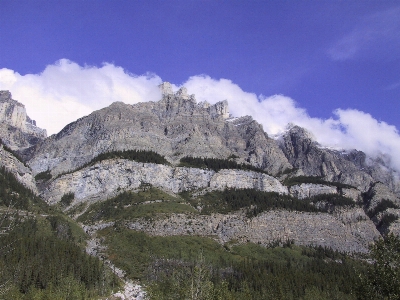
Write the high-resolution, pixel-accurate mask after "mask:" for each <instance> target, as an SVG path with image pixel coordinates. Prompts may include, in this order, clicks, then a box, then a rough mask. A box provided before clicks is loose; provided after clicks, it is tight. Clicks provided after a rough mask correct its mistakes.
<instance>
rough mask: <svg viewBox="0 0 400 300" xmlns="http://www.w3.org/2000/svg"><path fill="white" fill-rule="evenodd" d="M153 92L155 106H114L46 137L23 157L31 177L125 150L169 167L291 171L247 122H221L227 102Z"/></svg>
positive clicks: (254, 124) (226, 113) (182, 91)
mask: <svg viewBox="0 0 400 300" xmlns="http://www.w3.org/2000/svg"><path fill="white" fill-rule="evenodd" d="M159 87H160V89H161V91H162V98H161V99H160V100H159V101H157V102H143V103H136V104H133V105H130V104H125V103H122V102H116V103H113V104H111V105H110V106H108V107H105V108H103V109H101V110H98V111H95V112H93V113H92V114H90V115H89V116H86V117H83V118H81V119H79V120H77V121H76V122H73V123H71V124H69V125H67V126H66V127H65V128H64V129H63V130H62V131H61V132H59V133H58V134H57V135H54V136H51V137H49V138H48V139H47V140H46V141H44V142H43V143H41V144H40V145H38V146H37V147H36V148H35V149H32V151H31V152H30V153H29V158H30V162H29V164H30V165H31V167H32V168H33V171H34V173H39V172H43V171H46V170H48V169H49V170H51V171H52V173H54V174H59V173H62V172H65V171H68V170H71V169H74V168H76V167H78V166H80V165H82V164H84V163H86V162H88V161H90V160H91V159H92V158H93V157H95V156H97V155H98V154H100V153H103V152H108V151H113V150H129V149H136V150H152V151H155V152H157V153H159V154H161V155H163V156H165V157H166V158H167V159H168V160H169V161H170V162H171V163H172V164H175V163H177V162H179V159H180V158H181V157H183V156H193V157H214V158H228V157H230V156H234V157H238V158H237V160H238V162H243V163H250V164H252V165H254V166H257V167H260V168H263V169H265V170H266V171H268V172H270V173H272V174H275V173H278V172H280V171H282V170H284V169H287V168H290V167H291V166H290V164H289V163H288V162H287V160H286V158H285V157H284V155H283V153H282V151H281V150H280V149H279V147H278V146H277V145H276V144H275V143H274V141H273V140H272V139H270V138H269V137H268V135H267V134H266V133H265V132H264V131H263V129H262V126H261V125H260V124H259V123H257V122H256V121H255V120H253V119H252V118H251V117H247V119H246V122H242V123H240V122H239V123H238V122H227V119H228V118H229V106H228V101H226V100H224V101H220V102H218V103H216V104H213V105H212V104H209V103H208V102H200V103H197V101H196V99H195V96H194V95H188V94H187V90H186V88H184V87H182V88H181V89H179V90H178V91H177V92H176V93H173V91H172V87H171V85H170V84H169V83H167V82H165V83H163V84H161V85H160V86H159ZM265 151H267V152H265ZM267 153H268V154H267Z"/></svg>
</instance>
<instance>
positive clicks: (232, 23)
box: [0, 0, 400, 151]
mask: <svg viewBox="0 0 400 300" xmlns="http://www.w3.org/2000/svg"><path fill="white" fill-rule="evenodd" d="M0 3H1V18H0V69H2V70H3V71H4V72H5V71H9V72H8V73H7V74H8V75H4V74H6V73H4V72H3V75H1V74H0V76H3V80H0V88H10V90H11V92H12V93H13V95H18V96H19V99H17V97H14V98H16V99H17V100H20V101H21V102H23V103H24V101H25V102H26V103H24V104H26V105H27V108H28V114H29V113H30V111H29V108H30V107H29V105H28V103H29V101H32V98H33V97H34V96H35V97H37V98H40V99H34V100H35V101H37V103H38V102H39V101H42V103H45V102H46V100H45V98H46V97H50V96H49V95H48V93H49V92H48V91H49V90H53V91H54V90H57V89H58V90H57V95H58V96H59V94H60V93H62V91H63V90H64V91H65V89H67V88H66V87H67V86H68V89H73V88H72V87H71V84H69V85H63V84H64V83H63V80H65V78H64V77H62V76H61V77H57V76H56V75H55V73H51V70H53V71H54V72H56V71H55V68H57V67H58V68H60V69H63V68H64V70H66V68H70V69H71V70H72V69H74V68H75V70H77V69H80V70H81V71H82V70H83V69H85V68H86V69H91V70H92V71H93V73H96V72H100V71H99V70H102V72H100V73H102V75H101V76H100V75H99V76H98V75H93V78H94V79H93V80H94V81H95V80H97V79H98V80H100V81H99V82H101V80H102V79H99V78H103V79H104V77H107V76H108V75H104V74H105V73H104V72H106V71H107V70H109V72H114V71H115V72H116V73H115V74H117V73H118V72H119V71H121V69H122V72H123V73H125V74H129V76H131V77H132V76H133V74H136V75H138V76H140V75H143V74H147V78H149V77H151V76H150V75H149V74H153V77H155V79H154V78H153V79H154V80H153V81H151V82H152V84H156V83H158V82H159V81H160V80H163V81H169V82H171V83H174V84H175V85H177V86H180V85H182V84H183V83H185V84H186V83H188V84H190V83H192V89H191V90H192V91H196V95H197V94H198V93H200V94H201V93H202V91H203V90H204V86H203V90H201V89H200V91H199V87H198V86H195V85H194V84H193V80H192V81H191V80H190V78H191V77H192V76H196V75H203V77H204V78H208V79H210V80H209V81H207V80H203V81H202V80H200V79H199V80H200V81H201V82H202V84H203V85H204V84H206V82H208V83H210V84H213V83H214V84H216V83H218V84H217V85H218V86H219V87H220V88H221V86H225V87H226V86H227V85H226V84H225V85H224V84H223V82H221V80H222V79H227V80H228V81H229V82H228V83H230V84H231V85H230V87H233V88H232V90H230V91H233V90H234V89H235V88H236V86H238V87H240V92H239V94H240V93H241V92H244V93H245V94H246V93H253V94H255V95H256V96H257V99H258V101H259V102H262V101H263V99H265V97H268V96H272V95H276V94H277V95H284V96H286V97H290V99H291V100H288V101H289V102H290V101H292V102H291V104H290V105H289V106H290V107H289V109H288V110H290V109H295V110H296V112H295V115H296V116H298V115H299V114H300V115H303V116H305V117H306V118H317V119H321V120H323V121H322V122H325V121H326V120H332V119H333V120H338V119H340V120H341V118H344V117H343V116H344V115H343V114H342V115H340V112H342V111H344V112H347V111H348V109H350V111H353V112H360V113H361V114H363V115H364V116H367V117H368V116H369V117H372V119H373V120H374V122H375V123H376V124H377V126H378V127H377V128H382V126H383V127H385V126H386V125H388V126H389V125H393V126H395V127H396V128H400V118H399V117H400V50H399V49H400V2H399V1H368V0H362V1H361V0H360V1H317V0H314V1H294V0H292V1H283V0H282V1H278V0H277V1H235V0H230V1H190V0H185V1H178V0H164V1H152V0H147V1H120V0H113V1H106V0H104V1H100V0H99V1H91V0H86V1H54V0H53V1H50V0H48V1H38V0H35V1H30V0H29V1H24V0H18V1H11V0H1V1H0ZM60 59H67V60H69V61H68V62H66V61H64V63H60ZM104 63H108V64H107V66H108V69H107V68H106V69H104V66H105V65H104ZM50 69H51V70H50ZM10 72H12V73H13V76H14V77H15V76H16V75H18V76H17V77H18V80H22V79H21V78H24V79H26V80H27V78H28V77H29V78H31V81H29V84H28V85H29V86H30V87H31V88H32V86H33V85H34V84H38V82H39V81H40V80H42V79H43V78H44V77H45V75H44V74H47V77H46V78H47V79H46V80H47V81H46V82H47V83H46V84H45V85H44V86H45V87H46V89H47V90H46V91H47V94H43V93H41V92H38V91H39V90H40V91H42V92H43V90H44V89H45V88H44V87H43V86H41V88H40V89H36V91H37V92H35V93H32V92H30V93H31V94H30V98H31V99H25V98H29V97H28V96H26V95H28V94H29V93H28V92H27V91H25V93H23V92H21V91H19V90H18V88H21V85H22V83H20V81H18V82H17V79H15V78H14V77H13V78H14V79H13V81H12V82H13V84H9V82H8V83H7V80H8V81H9V79H7V80H6V79H4V78H6V77H7V76H11V75H10V74H11V73H10ZM71 72H72V73H71V74H72V75H71V76H75V77H73V78H75V79H74V80H75V81H74V82H77V81H78V80H79V81H80V83H79V84H77V85H79V86H81V87H80V88H79V89H77V90H76V93H78V92H79V91H83V90H84V89H85V87H84V86H82V82H83V83H85V80H88V79H87V78H88V77H86V75H82V76H83V77H79V76H78V75H76V74H77V73H73V72H74V71H71ZM57 74H58V73H57ZM74 74H75V75H74ZM116 76H117V75H116ZM121 76H122V75H121ZM121 76H120V77H118V76H117V77H113V78H114V79H113V80H118V79H115V78H122V77H121ZM133 77H134V76H133ZM7 78H8V77H7ZM32 78H35V79H34V80H33V79H32ZM51 78H53V79H51ZM68 78H69V79H68V80H69V81H70V83H71V80H72V79H71V77H68ZM96 78H97V79H96ZM204 78H203V79H204ZM0 79H1V77H0ZM39 79H40V80H39ZM26 80H25V81H24V82H25V84H27V83H26ZM43 80H44V79H43ZM121 80H122V81H123V80H125V79H121ZM143 80H144V79H143ZM50 81H51V84H50V83H49V82H50ZM128 81H129V80H128V79H126V82H128ZM15 82H17V83H18V84H17V83H15ZM225 83H226V82H225ZM91 84H94V85H95V83H93V82H92V83H89V82H88V86H90V85H91ZM57 85H58V86H57ZM217 85H216V86H217ZM60 86H64V88H60ZM128 89H129V88H128ZM92 90H93V89H92ZM189 90H190V89H189ZM211 90H212V91H214V90H213V89H211ZM89 93H90V90H89V91H84V92H83V94H85V95H86V97H87V98H90V96H89ZM215 93H216V94H218V93H219V92H218V91H217V92H215ZM206 94H207V93H206ZM222 94H223V95H228V96H229V95H231V94H230V92H227V93H225V92H224V93H222ZM222 94H221V95H222ZM245 94H244V95H245ZM143 95H144V94H143ZM143 95H142V96H143ZM208 95H210V94H208ZM232 95H233V94H232ZM246 95H247V94H246ZM260 95H263V96H261V97H260ZM203 96H204V95H203ZM41 97H42V98H41ZM59 97H61V96H59ZM68 97H69V98H68V99H69V100H68V101H69V102H68V101H66V102H63V103H62V105H64V106H62V105H61V107H63V108H64V109H65V111H68V110H71V108H70V107H75V106H74V105H76V107H78V106H79V105H78V104H79V103H78V102H79V101H81V102H85V101H86V100H80V99H78V98H79V97H78V96H77V98H76V99H75V98H73V96H71V95H69V96H68ZM143 97H145V96H143ZM143 97H142V98H143ZM201 97H202V96H201V95H200V98H201ZM221 97H222V96H221ZM232 97H233V96H232ZM150 98H151V97H150ZM217 98H218V97H217ZM245 98H246V97H244V98H243V99H245ZM42 99H44V100H42ZM71 99H72V100H71ZM110 99H112V100H118V97H114V96H110ZM243 99H242V100H243ZM246 99H247V98H246ZM122 100H124V99H122ZM145 100H146V99H145ZM230 100H231V99H228V101H230ZM275 100H276V99H275ZM48 101H50V100H48ZM88 101H89V100H88ZM90 101H92V102H95V101H96V100H90ZM232 101H234V100H232ZM243 101H244V100H243ZM243 101H242V102H241V105H243V106H245V105H251V100H249V101H248V103H245V102H243ZM282 101H283V100H282ZM285 101H286V100H285ZM211 102H212V100H211ZM271 103H272V102H271ZM68 104H70V105H69V106H70V107H67V106H68ZM100 104H101V105H106V104H107V101H99V104H98V105H100ZM85 105H86V108H87V109H86V110H85V109H79V108H76V109H75V110H71V111H70V114H72V113H74V115H73V117H74V119H76V117H80V114H83V113H87V112H89V110H90V109H91V108H98V107H97V106H96V105H92V106H90V105H87V103H85ZM265 106H266V107H270V106H269V105H267V104H266V105H265ZM38 107H41V106H40V105H39V106H38ZM254 107H255V106H254V105H253V108H254ZM265 109H266V108H265ZM338 109H339V111H338ZM31 110H33V109H31ZM42 110H43V108H42ZM253 110H254V111H255V113H257V109H253ZM244 111H246V110H244ZM247 111H249V112H251V111H252V110H251V108H249V109H248V110H247ZM282 111H283V112H284V111H285V107H284V106H283V108H282ZM236 112H238V113H240V110H239V109H236ZM38 115H39V114H38ZM289 116H290V115H289ZM71 118H72V117H71ZM59 119H60V120H61V119H62V118H61V117H60V118H59ZM67 119H68V118H66V119H65V120H67ZM284 119H285V118H284ZM286 119H288V118H286ZM286 119H285V121H286ZM63 120H64V119H63ZM295 120H297V119H296V117H294V121H295ZM357 120H360V122H362V121H365V120H364V119H362V118H360V119H357ZM69 121H71V120H69ZM289 121H290V117H289ZM43 122H44V121H43ZM265 122H267V121H265ZM341 122H342V121H341ZM382 122H383V123H382ZM38 123H39V125H40V120H38ZM44 123H45V122H44ZM300 123H301V122H300ZM342 123H343V122H342ZM342 123H341V124H339V125H338V124H333V125H332V124H331V123H330V125H329V126H331V127H332V126H336V127H340V126H341V125H343V124H342ZM367 123H368V122H366V124H367ZM64 125H66V124H64ZM60 126H61V125H60ZM310 126H311V125H310ZM379 126H380V127H379ZM264 127H267V128H266V129H268V128H269V127H268V124H267V123H265V124H264ZM345 127H346V126H345ZM385 128H389V131H391V134H394V136H395V137H396V138H397V137H398V133H397V129H396V128H393V127H390V126H389V127H387V126H386V127H385ZM350 129H351V128H350ZM350 129H349V131H351V130H350ZM48 130H49V131H50V133H54V132H52V130H51V129H49V128H48ZM54 130H55V129H54ZM57 130H59V128H57ZM272 131H273V130H272ZM357 132H358V131H357ZM272 133H275V132H272ZM316 135H317V136H318V134H316ZM378 135H379V133H378ZM353 138H354V137H353ZM374 143H377V144H376V145H378V146H376V147H380V146H379V145H381V144H382V141H378V142H377V141H374ZM351 145H352V146H353V145H356V143H355V142H353V144H351ZM366 147H367V146H366ZM385 147H388V148H390V149H391V150H390V151H392V149H393V147H394V146H390V145H389V146H385ZM396 149H397V148H396ZM388 151H389V150H388Z"/></svg>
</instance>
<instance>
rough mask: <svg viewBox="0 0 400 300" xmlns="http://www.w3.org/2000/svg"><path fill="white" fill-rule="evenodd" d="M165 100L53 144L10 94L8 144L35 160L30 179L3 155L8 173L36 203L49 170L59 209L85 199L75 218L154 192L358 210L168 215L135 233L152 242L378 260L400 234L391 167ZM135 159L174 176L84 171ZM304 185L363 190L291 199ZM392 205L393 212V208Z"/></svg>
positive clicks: (178, 97)
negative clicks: (229, 193) (223, 163)
mask: <svg viewBox="0 0 400 300" xmlns="http://www.w3.org/2000/svg"><path fill="white" fill-rule="evenodd" d="M160 90H161V94H162V98H161V99H160V101H158V102H145V103H137V104H134V105H128V104H124V103H122V102H115V103H113V104H111V105H110V106H109V107H106V108H103V109H101V110H98V111H95V112H93V113H92V114H90V115H89V116H86V117H83V118H81V119H78V120H77V121H75V122H73V123H71V124H68V125H67V126H66V127H65V128H64V129H63V130H62V131H60V132H59V133H58V134H56V135H52V136H50V137H48V138H45V137H46V132H45V131H44V130H42V129H40V128H38V127H36V124H35V122H34V121H33V120H31V119H30V118H29V117H28V116H27V114H26V110H25V107H24V106H23V105H22V104H20V103H19V102H17V101H15V100H12V99H11V94H10V93H9V92H8V91H2V92H0V137H1V139H2V142H3V144H5V145H6V146H8V147H10V148H12V150H17V151H18V153H19V154H22V155H23V158H25V159H26V162H27V165H28V166H29V167H26V166H25V165H24V164H23V163H22V162H20V161H19V160H18V159H17V158H16V157H15V156H14V155H13V154H12V153H11V152H13V151H9V149H8V150H7V149H6V148H4V147H3V146H1V145H0V159H1V160H0V165H1V166H5V167H6V168H7V169H9V170H10V171H11V172H13V174H14V175H15V176H16V177H17V178H18V179H19V180H20V181H21V182H22V183H23V184H24V185H25V186H27V187H29V188H30V189H32V190H33V191H35V192H37V188H36V184H35V181H34V179H33V175H35V174H38V173H40V172H44V171H47V170H49V171H50V172H51V173H52V175H53V179H52V180H50V181H48V182H42V184H41V185H40V191H39V192H40V195H41V196H42V198H43V199H45V200H46V201H47V202H48V203H50V204H57V203H59V201H60V199H61V197H62V196H63V195H64V194H66V193H70V192H72V193H74V196H75V198H74V200H73V203H72V206H74V205H78V204H80V203H84V202H85V203H86V202H94V201H101V200H105V199H107V198H109V197H113V196H116V195H117V194H118V193H121V192H123V191H127V190H129V191H135V190H136V189H138V188H140V187H141V186H142V185H143V184H151V185H152V186H154V187H158V188H160V189H162V190H164V191H167V192H169V193H174V194H176V193H179V192H182V191H193V192H195V193H194V194H196V193H197V194H201V193H204V192H207V191H212V190H224V189H227V188H237V189H256V190H259V191H267V192H277V193H280V194H289V195H292V196H293V197H296V198H298V199H304V198H308V197H312V196H315V195H321V194H341V195H343V196H346V197H349V198H351V199H353V200H354V202H355V203H354V205H355V208H346V209H345V208H341V209H339V208H338V207H333V206H332V209H330V210H329V212H330V213H322V212H321V213H305V212H296V211H285V210H271V211H266V212H263V213H261V214H259V215H257V216H256V217H254V218H251V219H249V218H248V217H247V216H246V215H245V214H244V213H243V212H241V211H238V212H235V213H230V214H227V215H221V214H214V215H211V216H208V215H194V214H193V215H191V214H185V215H183V214H170V215H163V216H161V215H158V216H157V218H155V219H154V222H153V223H149V222H150V221H149V220H145V219H137V220H136V221H132V222H130V224H129V226H130V227H131V228H132V229H135V230H143V231H146V232H148V233H150V234H156V235H177V234H182V235H184V234H196V235H203V236H210V235H212V236H215V237H216V238H217V239H218V240H219V241H220V242H221V243H225V242H227V241H229V240H232V239H236V240H238V241H240V242H246V241H251V242H255V243H260V244H263V245H267V244H269V243H271V242H275V241H277V240H281V241H283V242H284V241H286V240H294V241H295V243H297V244H302V245H310V244H312V245H321V246H327V247H331V248H333V249H337V250H340V251H345V252H352V251H356V252H366V251H367V248H368V244H369V243H371V242H372V241H373V240H374V239H376V238H377V237H378V236H379V235H380V234H385V233H387V232H389V231H392V232H395V233H397V234H400V222H399V221H398V218H399V217H400V198H399V197H400V179H399V178H400V176H399V175H398V174H397V173H396V172H395V171H394V170H393V169H391V168H390V167H389V163H388V159H387V158H385V157H384V156H382V157H378V158H375V159H371V158H369V157H367V156H366V155H365V154H364V153H363V152H360V151H357V150H352V151H337V150H332V149H327V148H323V147H321V146H320V145H319V144H318V143H316V142H315V141H314V140H313V138H312V136H311V135H310V134H309V133H308V132H307V131H306V130H304V129H302V128H300V127H298V126H293V127H291V128H290V129H289V130H288V131H287V132H286V133H285V134H284V135H283V136H281V137H280V138H277V139H272V138H270V137H269V136H268V135H267V133H265V132H264V130H263V128H262V125H260V124H259V123H257V122H256V121H255V120H253V118H252V117H250V116H243V117H240V118H232V117H231V116H230V114H229V107H228V102H227V101H226V100H225V101H221V102H218V103H216V104H214V105H211V104H210V103H208V102H201V103H197V102H196V99H195V96H194V95H188V94H187V90H186V89H185V88H181V89H180V90H179V91H177V92H176V93H174V92H173V89H172V86H171V85H170V84H169V83H163V84H162V85H160ZM134 149H135V150H152V151H154V152H157V153H158V154H160V155H162V156H164V157H165V158H166V159H167V160H168V161H169V163H170V165H161V164H150V163H138V162H135V161H129V160H125V159H109V160H103V161H102V162H98V163H96V164H93V165H91V166H89V167H85V168H81V169H77V168H80V167H82V166H83V165H84V164H85V163H87V162H89V161H91V160H92V159H93V158H95V157H96V156H98V155H99V154H101V153H106V152H111V151H116V150H134ZM185 156H190V157H208V158H221V159H228V158H229V159H231V160H235V161H236V162H237V163H244V164H250V165H252V166H255V167H257V168H261V169H263V170H264V171H266V172H267V173H268V174H271V176H270V175H267V174H265V173H261V172H253V171H243V170H231V169H229V170H227V169H223V170H220V171H218V172H215V171H212V170H206V169H197V168H186V167H177V164H178V162H179V160H180V159H181V158H182V157H185ZM73 170H76V171H73ZM65 173H68V174H65ZM62 174H64V175H62ZM299 175H304V176H319V177H321V178H323V179H324V180H325V181H330V182H341V183H344V184H348V185H351V186H353V188H352V187H351V186H348V187H346V188H336V187H333V186H329V184H327V185H325V184H322V185H321V184H311V183H303V184H299V185H295V186H291V187H290V188H287V187H286V186H284V185H282V184H281V181H282V182H283V180H284V179H285V178H287V177H291V176H299ZM273 176H275V177H273ZM278 179H279V180H280V181H279V180H278ZM387 200H390V201H391V203H393V204H391V205H389V206H388V207H384V208H382V207H383V206H382V205H383V204H385V203H387V202H385V201H387ZM361 203H362V204H361ZM382 203H383V204H382Z"/></svg>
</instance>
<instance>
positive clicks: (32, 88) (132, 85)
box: [0, 59, 161, 134]
mask: <svg viewBox="0 0 400 300" xmlns="http://www.w3.org/2000/svg"><path fill="white" fill-rule="evenodd" d="M160 83H161V79H160V78H159V77H158V76H156V75H154V74H147V75H141V76H136V75H133V74H129V73H127V72H125V71H124V70H123V68H121V67H117V66H114V65H112V64H108V63H106V64H103V66H101V67H94V66H83V67H82V66H79V65H78V64H76V63H74V62H71V61H69V60H67V59H61V60H60V61H58V62H57V63H55V64H53V65H49V66H47V67H46V68H45V70H44V71H43V72H42V73H40V74H26V75H20V74H19V73H17V72H15V71H13V70H9V69H0V89H1V90H9V91H10V92H11V93H12V96H13V98H14V99H16V100H19V101H20V102H22V103H23V104H24V105H25V106H26V109H27V112H28V114H29V116H30V117H31V118H32V119H34V120H36V121H37V125H38V126H39V127H41V128H45V129H47V131H48V133H49V134H53V133H57V132H59V131H60V130H61V129H62V128H63V127H64V126H65V125H67V124H68V123H70V122H73V121H75V120H76V119H78V118H80V117H82V116H85V115H88V114H90V113H91V112H92V111H93V110H97V109H100V108H103V107H105V106H108V105H109V104H110V103H112V102H115V101H123V102H125V103H131V104H133V103H137V102H141V101H149V100H152V101H157V100H159V99H160V95H161V94H160V91H159V89H158V88H157V85H158V84H160Z"/></svg>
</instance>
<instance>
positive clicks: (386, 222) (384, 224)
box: [377, 214, 399, 229]
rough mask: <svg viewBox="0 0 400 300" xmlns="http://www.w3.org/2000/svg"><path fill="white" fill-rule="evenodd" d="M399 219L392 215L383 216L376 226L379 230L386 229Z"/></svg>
mask: <svg viewBox="0 0 400 300" xmlns="http://www.w3.org/2000/svg"><path fill="white" fill-rule="evenodd" d="M398 219H399V217H398V216H397V215H394V214H385V215H384V216H383V217H382V219H381V220H380V222H379V224H378V226H377V227H378V228H379V229H386V228H388V227H389V226H390V224H392V223H394V222H396V221H397V220H398Z"/></svg>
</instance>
